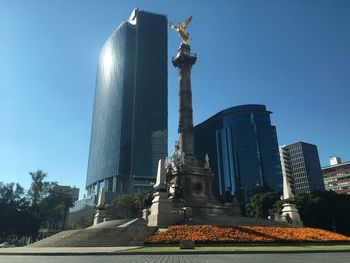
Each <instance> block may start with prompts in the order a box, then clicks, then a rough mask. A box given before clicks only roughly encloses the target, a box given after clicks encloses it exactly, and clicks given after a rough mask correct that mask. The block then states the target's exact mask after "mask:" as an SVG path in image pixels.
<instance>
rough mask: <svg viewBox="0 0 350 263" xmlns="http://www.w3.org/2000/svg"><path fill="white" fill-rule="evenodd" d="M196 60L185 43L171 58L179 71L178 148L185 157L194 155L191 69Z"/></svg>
mask: <svg viewBox="0 0 350 263" xmlns="http://www.w3.org/2000/svg"><path fill="white" fill-rule="evenodd" d="M196 60H197V56H196V55H192V54H191V48H190V46H189V45H187V44H185V43H182V44H181V45H180V47H179V49H178V53H177V55H176V56H175V57H173V59H172V62H173V65H174V66H175V67H176V68H177V70H178V72H179V127H178V133H179V148H180V150H181V151H182V152H184V153H185V155H186V157H192V156H194V139H193V117H192V114H193V110H192V90H191V69H192V65H194V64H195V63H196Z"/></svg>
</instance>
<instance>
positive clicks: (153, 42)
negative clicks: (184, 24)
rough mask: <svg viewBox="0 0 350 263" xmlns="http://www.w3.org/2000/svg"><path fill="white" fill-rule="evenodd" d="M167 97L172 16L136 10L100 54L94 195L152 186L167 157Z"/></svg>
mask: <svg viewBox="0 0 350 263" xmlns="http://www.w3.org/2000/svg"><path fill="white" fill-rule="evenodd" d="M167 96H168V95H167V18H166V17H165V16H163V15H158V14H152V13H148V12H144V11H138V10H135V11H134V12H133V14H132V16H131V17H130V19H129V20H128V21H127V22H124V23H122V24H121V25H120V26H119V27H118V28H117V30H115V31H114V32H113V34H112V35H111V36H110V37H109V38H108V40H107V41H106V43H105V44H104V46H103V48H102V50H101V53H100V58H99V63H98V69H97V79H96V93H95V101H94V111H93V120H92V130H91V142H90V152H89V162H88V171H87V180H86V186H87V189H88V192H89V193H93V192H97V191H98V190H99V189H100V188H101V187H105V188H106V189H107V190H108V191H113V192H133V191H134V190H135V187H147V186H148V187H149V186H150V182H151V181H152V180H153V178H155V176H156V170H155V168H154V162H155V159H156V158H161V157H162V158H164V156H166V154H167ZM164 138H165V139H164ZM136 190H137V189H136Z"/></svg>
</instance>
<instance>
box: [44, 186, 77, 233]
mask: <svg viewBox="0 0 350 263" xmlns="http://www.w3.org/2000/svg"><path fill="white" fill-rule="evenodd" d="M73 205H74V202H73V199H72V195H70V194H69V193H67V192H64V191H60V190H58V189H57V188H56V187H51V189H49V191H48V194H47V196H46V197H44V199H43V200H42V201H41V204H40V216H41V218H42V219H43V221H44V220H45V221H46V223H47V224H49V225H51V226H52V227H53V228H56V229H59V228H60V229H62V230H63V229H64V227H65V224H66V219H67V214H68V210H69V208H70V207H72V206H73ZM60 223H61V225H59V224H60Z"/></svg>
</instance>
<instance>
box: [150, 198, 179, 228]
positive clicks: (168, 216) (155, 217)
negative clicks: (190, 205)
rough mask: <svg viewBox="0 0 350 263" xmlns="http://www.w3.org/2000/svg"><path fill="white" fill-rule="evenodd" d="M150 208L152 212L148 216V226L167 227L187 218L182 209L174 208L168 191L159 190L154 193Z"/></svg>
mask: <svg viewBox="0 0 350 263" xmlns="http://www.w3.org/2000/svg"><path fill="white" fill-rule="evenodd" d="M150 210H151V214H150V215H149V216H148V224H147V225H148V226H156V227H164V228H165V227H168V226H169V225H174V224H176V223H177V222H180V221H182V220H184V219H185V217H184V212H183V211H182V210H181V209H173V207H172V202H171V200H170V199H168V193H167V192H157V193H155V194H154V198H153V201H152V206H151V209H150Z"/></svg>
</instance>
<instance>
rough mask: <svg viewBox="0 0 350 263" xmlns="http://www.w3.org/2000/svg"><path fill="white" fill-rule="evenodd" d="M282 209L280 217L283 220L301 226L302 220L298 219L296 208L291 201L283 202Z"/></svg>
mask: <svg viewBox="0 0 350 263" xmlns="http://www.w3.org/2000/svg"><path fill="white" fill-rule="evenodd" d="M282 206H283V209H282V218H283V221H285V222H287V223H290V224H293V225H296V226H302V225H303V222H302V221H301V220H300V215H299V212H298V209H297V208H296V206H295V204H293V203H284V204H283V205H282Z"/></svg>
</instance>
